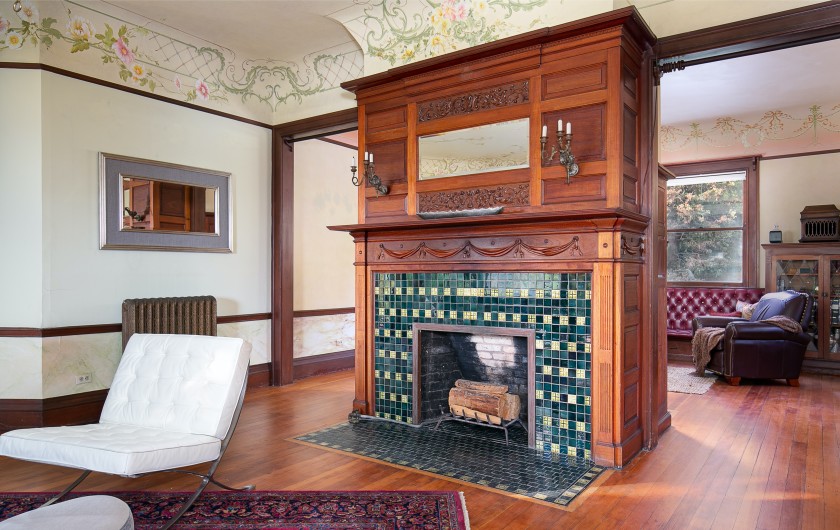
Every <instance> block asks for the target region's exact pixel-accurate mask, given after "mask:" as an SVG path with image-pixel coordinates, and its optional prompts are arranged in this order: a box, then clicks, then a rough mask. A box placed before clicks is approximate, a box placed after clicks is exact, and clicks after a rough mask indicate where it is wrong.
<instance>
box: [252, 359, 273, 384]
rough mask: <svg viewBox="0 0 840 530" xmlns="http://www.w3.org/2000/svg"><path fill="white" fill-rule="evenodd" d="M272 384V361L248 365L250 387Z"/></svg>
mask: <svg viewBox="0 0 840 530" xmlns="http://www.w3.org/2000/svg"><path fill="white" fill-rule="evenodd" d="M270 384H271V363H262V364H252V365H251V366H249V367H248V388H257V387H260V386H269V385H270Z"/></svg>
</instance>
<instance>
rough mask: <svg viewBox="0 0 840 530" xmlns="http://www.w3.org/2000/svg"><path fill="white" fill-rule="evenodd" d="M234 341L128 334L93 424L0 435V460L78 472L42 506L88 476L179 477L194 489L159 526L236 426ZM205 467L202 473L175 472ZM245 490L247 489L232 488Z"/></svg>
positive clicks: (238, 344) (239, 345)
mask: <svg viewBox="0 0 840 530" xmlns="http://www.w3.org/2000/svg"><path fill="white" fill-rule="evenodd" d="M243 345H244V342H243V340H242V339H238V338H229V337H210V336H199V335H150V334H140V333H137V334H134V335H132V337H131V339H130V340H129V341H128V344H127V345H126V347H125V352H124V353H123V356H122V359H121V361H120V364H119V366H118V367H117V372H116V374H115V375H114V381H113V383H112V384H111V389H110V390H109V391H108V397H107V398H106V399H105V405H104V407H103V409H102V415H101V416H100V418H99V423H95V424H90V425H77V426H67V427H42V428H37V429H18V430H14V431H10V432H7V433H5V434H3V435H2V436H0V455H4V456H8V457H12V458H18V459H21V460H28V461H31V462H41V463H46V464H55V465H59V466H67V467H74V468H78V469H82V470H84V472H83V473H82V474H81V476H80V477H79V478H78V479H76V481H75V482H73V483H72V484H70V485H69V486H68V487H67V488H66V489H65V490H64V491H62V492H61V493H59V494H58V495H57V496H56V497H54V498H52V499H50V500H49V501H48V502H47V503H46V504H45V506H46V505H49V504H52V503H53V502H55V501H57V500H59V499H61V498H62V497H64V495H66V494H67V493H68V492H70V491H71V490H72V489H73V488H75V487H76V486H78V485H79V484H80V483H81V482H82V481H83V480H84V479H85V478H86V477H87V476H88V475H89V474H90V472H91V471H97V472H100V473H109V474H113V475H121V476H124V477H140V476H143V475H147V474H149V473H154V472H158V471H168V472H176V473H187V474H190V475H194V476H197V477H200V478H201V479H202V480H201V484H200V485H199V486H198V489H196V491H195V492H194V493H193V494H192V496H190V498H189V499H188V500H187V501H186V503H185V504H184V505H183V507H182V508H181V510H180V511H179V512H178V513H177V514H176V515H175V516H174V517H173V518H172V519H170V520H169V521H168V522H167V524H166V525H165V526H164V527H163V528H169V527H170V526H172V525H173V524H175V522H176V521H177V520H178V519H179V518H180V517H181V516H182V515H183V514H184V513H186V511H187V510H188V509H189V508H190V506H192V504H193V502H195V500H196V499H197V498H198V496H199V495H200V494H201V492H202V491H204V489H205V488H206V487H207V485H208V484H209V483H211V482H212V483H213V484H215V485H217V486H219V487H222V488H225V489H229V490H235V489H237V488H231V487H229V486H226V485H224V484H222V483H220V482H218V481H216V479H215V478H213V474H214V473H215V472H216V468H217V467H218V466H219V461H220V460H221V458H222V455H223V454H224V452H225V449H226V448H227V445H228V442H230V438H231V435H232V434H233V431H234V429H235V428H236V422H237V421H238V419H239V412H240V410H241V409H242V402H243V399H244V397H245V386H246V383H247V380H248V357H249V355H248V353H249V352H248V351H247V348H244V347H243ZM204 462H211V464H210V469H209V470H208V472H207V473H206V474H202V473H197V472H194V471H190V470H182V469H177V468H182V467H186V466H192V465H195V464H200V463H204ZM239 489H242V490H252V489H254V486H253V485H248V486H245V487H244V488H239Z"/></svg>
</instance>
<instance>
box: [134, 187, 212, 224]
mask: <svg viewBox="0 0 840 530" xmlns="http://www.w3.org/2000/svg"><path fill="white" fill-rule="evenodd" d="M121 182H122V208H121V212H122V230H148V231H168V232H196V233H207V234H216V233H218V231H217V228H216V204H217V192H218V190H217V189H216V188H204V187H201V186H189V185H185V184H179V183H175V182H168V181H162V180H153V179H149V178H141V177H129V176H124V175H123V176H121Z"/></svg>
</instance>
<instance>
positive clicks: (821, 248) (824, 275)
mask: <svg viewBox="0 0 840 530" xmlns="http://www.w3.org/2000/svg"><path fill="white" fill-rule="evenodd" d="M761 247H762V248H763V249H764V250H765V267H766V269H765V275H764V279H765V290H766V292H774V291H784V290H787V289H793V290H794V291H801V292H805V293H808V294H810V295H811V296H812V297H813V298H814V312H813V318H812V319H811V323H810V324H809V326H808V329H807V331H808V333H810V334H811V337H812V340H811V343H810V344H809V345H808V349H807V351H806V353H805V364H804V366H805V367H806V368H812V369H816V370H819V369H826V370H832V371H838V372H840V243H780V244H766V245H761Z"/></svg>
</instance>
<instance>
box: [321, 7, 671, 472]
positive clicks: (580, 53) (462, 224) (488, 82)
mask: <svg viewBox="0 0 840 530" xmlns="http://www.w3.org/2000/svg"><path fill="white" fill-rule="evenodd" d="M654 40H655V39H654V38H653V36H652V34H651V33H650V31H649V30H648V28H647V27H646V26H645V24H644V22H643V20H642V19H641V17H640V16H639V15H638V12H637V11H636V10H635V8H627V9H622V10H617V11H614V12H611V13H607V14H604V15H599V16H596V17H590V18H588V19H584V20H581V21H577V22H573V23H569V24H564V25H561V26H556V27H553V28H546V29H541V30H537V31H533V32H530V33H527V34H524V35H520V36H516V37H512V38H509V39H503V40H501V41H497V42H494V43H490V44H485V45H482V46H478V47H476V48H473V49H469V50H464V51H461V52H455V53H452V54H447V55H444V56H441V57H438V58H434V59H429V60H427V61H421V62H418V63H415V64H412V65H408V66H403V67H400V68H395V69H393V70H389V71H387V72H384V73H382V74H376V75H373V76H370V77H366V78H362V79H359V80H356V81H351V82H347V83H344V84H342V86H343V87H344V88H345V89H347V90H350V91H352V92H354V93H355V94H356V98H357V101H358V112H359V156H360V157H363V156H364V152H370V153H373V156H374V157H375V161H376V172H377V175H378V176H379V177H380V178H381V179H382V181H383V182H384V183H385V184H386V185H387V186H388V187H389V192H388V194H387V195H378V194H377V193H376V191H375V190H374V189H372V188H370V187H365V186H363V187H361V188H359V191H358V193H359V196H358V199H359V223H358V224H356V225H347V226H338V227H330V228H331V229H334V230H342V231H346V232H349V233H350V234H351V235H352V236H353V238H354V241H355V252H356V256H355V257H356V261H355V266H356V397H355V400H354V404H353V407H354V409H355V410H357V411H359V412H361V413H363V414H373V413H374V412H376V411H375V410H374V408H375V407H374V403H375V402H377V401H376V399H379V401H378V403H384V401H383V398H382V397H381V396H375V387H376V382H375V379H374V377H375V376H374V372H375V370H374V363H375V361H376V360H377V355H382V354H383V352H381V351H378V352H377V351H375V346H374V343H375V341H376V340H380V341H381V337H382V335H381V333H384V332H385V331H386V330H383V329H379V328H377V326H378V325H379V324H380V323H381V318H384V317H383V315H382V313H377V314H375V304H374V291H375V286H374V279H375V278H376V277H377V275H381V274H383V273H384V274H394V275H400V274H412V273H414V274H416V273H429V272H431V273H438V272H446V271H458V272H459V273H460V272H464V273H468V272H469V271H477V272H482V271H483V272H488V273H489V272H492V273H509V272H514V273H521V272H523V271H525V272H528V271H531V272H539V273H547V274H554V273H585V274H586V277H587V278H591V344H587V346H586V347H587V348H589V347H590V346H591V362H590V364H591V366H590V367H588V368H587V369H586V370H585V371H586V373H590V372H591V380H588V381H587V382H586V383H585V384H587V385H591V458H592V459H593V460H595V461H596V462H598V463H600V464H604V465H608V466H619V467H620V466H622V465H624V464H625V463H627V461H629V459H630V458H632V457H633V456H634V455H635V454H637V453H638V452H639V451H640V450H641V449H642V448H644V447H648V448H652V446H653V444H655V441H656V435H654V434H652V433H653V430H655V429H657V428H658V427H657V426H661V425H664V424H665V423H664V422H663V420H662V417H664V416H665V415H667V407H665V408H663V407H662V406H661V404H662V403H664V400H665V397H664V395H663V394H664V387H663V386H662V385H661V384H659V383H660V379H661V378H659V377H654V376H653V375H652V374H660V373H661V366H659V365H660V364H661V363H664V362H665V360H664V357H657V356H654V355H651V350H652V349H653V348H655V347H657V346H656V345H655V344H654V337H655V335H656V326H657V324H656V323H655V322H653V321H652V320H651V315H650V309H651V303H652V300H654V297H653V289H654V286H653V285H652V284H651V283H652V282H650V280H649V279H650V278H651V274H650V267H651V256H658V255H659V253H656V252H652V251H651V248H652V247H651V244H652V243H651V242H650V241H649V240H648V239H649V238H650V237H651V236H650V234H651V233H652V232H651V226H654V225H656V226H658V224H659V222H660V219H659V217H660V215H661V212H660V210H659V209H657V208H653V207H652V203H653V200H654V197H655V190H656V189H657V184H658V181H657V177H656V175H657V173H656V168H657V164H656V159H655V149H653V148H652V147H653V144H652V142H653V137H654V131H653V126H654V120H653V112H652V94H653V79H652V71H653V68H652V54H651V49H652V45H653V42H654ZM523 118H524V119H527V120H528V123H529V125H528V130H529V141H528V151H529V153H528V154H529V156H528V158H529V164H528V167H520V168H516V169H509V170H499V171H491V172H486V173H478V174H470V175H460V176H453V177H447V178H436V179H430V180H421V179H419V178H418V172H419V161H418V157H419V148H418V139H419V138H420V137H421V136H424V135H430V134H438V133H443V132H447V131H453V130H457V129H466V128H470V127H475V126H479V125H485V124H493V123H499V122H504V121H510V120H517V119H523ZM560 119H562V120H564V123H566V122H569V121H571V122H572V123H573V126H574V129H575V132H574V136H573V143H572V150H573V153H574V155H575V157H576V161H577V163H578V165H579V169H580V171H579V173H578V174H577V175H575V176H573V177H571V178H569V179H567V175H566V168H565V166H564V165H562V164H559V163H557V161H556V159H555V160H554V161H543V159H542V156H541V153H540V142H539V137H540V134H541V131H542V127H543V126H546V128H547V130H548V135H549V136H550V137H553V136H554V135H555V133H556V130H557V121H558V120H560ZM497 206H502V207H503V210H502V212H501V213H499V214H497V215H485V216H482V217H452V218H443V219H421V218H420V217H419V216H418V215H417V214H418V213H425V212H435V211H445V210H455V211H458V210H469V209H478V208H489V207H497ZM653 244H656V245H659V244H660V242H659V241H658V239H657V241H655V242H653ZM587 281H589V280H587ZM589 294H590V293H589V291H587V296H589ZM406 318H410V314H407V315H406ZM588 320H589V317H587V321H588ZM663 324H664V323H663ZM652 330H653V333H652ZM377 337H379V339H377ZM392 354H393V353H392ZM395 362H396V361H395ZM400 376H402V374H400ZM654 383H656V385H655V387H654V386H652V385H654ZM385 395H387V394H385ZM391 397H393V394H391ZM587 403H588V400H587ZM395 407H396V405H395ZM397 408H398V407H397ZM545 421H546V422H552V421H554V420H553V419H552V418H549V419H547V420H545ZM657 434H658V431H657Z"/></svg>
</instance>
